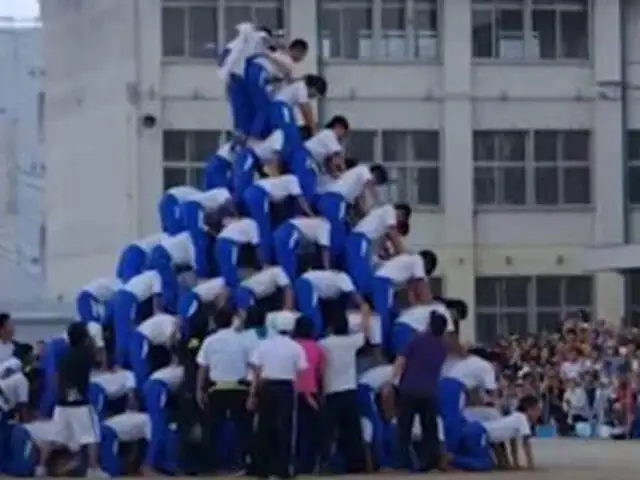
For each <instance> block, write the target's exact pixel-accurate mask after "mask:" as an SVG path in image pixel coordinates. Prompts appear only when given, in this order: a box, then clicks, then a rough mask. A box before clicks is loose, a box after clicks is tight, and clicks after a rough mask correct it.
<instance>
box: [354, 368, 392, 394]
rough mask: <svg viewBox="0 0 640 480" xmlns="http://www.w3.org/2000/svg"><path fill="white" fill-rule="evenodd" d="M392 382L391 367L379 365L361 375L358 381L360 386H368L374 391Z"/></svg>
mask: <svg viewBox="0 0 640 480" xmlns="http://www.w3.org/2000/svg"><path fill="white" fill-rule="evenodd" d="M392 381H393V365H379V366H377V367H373V368H370V369H369V370H367V371H366V372H364V373H363V374H362V375H360V380H359V381H358V383H359V384H361V385H368V386H369V387H371V388H372V389H373V390H374V391H378V390H380V389H381V388H382V386H383V385H385V384H387V383H391V382H392Z"/></svg>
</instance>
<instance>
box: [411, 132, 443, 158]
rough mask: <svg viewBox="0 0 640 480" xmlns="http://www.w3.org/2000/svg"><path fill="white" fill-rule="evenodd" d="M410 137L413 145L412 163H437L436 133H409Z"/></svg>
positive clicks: (437, 143) (438, 147) (438, 151)
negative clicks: (424, 161) (425, 161)
mask: <svg viewBox="0 0 640 480" xmlns="http://www.w3.org/2000/svg"><path fill="white" fill-rule="evenodd" d="M410 135H411V137H410V141H411V143H412V144H413V158H412V161H421V160H427V161H433V162H437V161H438V158H439V156H440V145H439V138H438V137H439V135H438V132H411V133H410Z"/></svg>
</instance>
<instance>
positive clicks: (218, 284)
mask: <svg viewBox="0 0 640 480" xmlns="http://www.w3.org/2000/svg"><path fill="white" fill-rule="evenodd" d="M226 288H227V284H226V283H225V281H224V278H222V277H216V278H212V279H210V280H205V281H204V282H202V283H200V284H198V285H197V286H196V287H195V288H194V289H193V292H194V293H195V294H196V295H198V298H199V299H200V300H201V301H202V302H205V303H208V302H212V301H214V300H215V299H216V297H217V296H218V295H220V294H221V293H222V292H224V291H225V289H226ZM193 313H194V312H191V313H190V315H193Z"/></svg>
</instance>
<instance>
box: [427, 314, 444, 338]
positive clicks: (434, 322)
mask: <svg viewBox="0 0 640 480" xmlns="http://www.w3.org/2000/svg"><path fill="white" fill-rule="evenodd" d="M429 331H430V332H431V334H432V335H433V336H434V337H437V338H440V337H442V336H443V335H444V332H446V331H447V317H445V316H444V315H443V314H442V313H441V312H438V311H435V310H434V311H432V312H431V316H430V317H429Z"/></svg>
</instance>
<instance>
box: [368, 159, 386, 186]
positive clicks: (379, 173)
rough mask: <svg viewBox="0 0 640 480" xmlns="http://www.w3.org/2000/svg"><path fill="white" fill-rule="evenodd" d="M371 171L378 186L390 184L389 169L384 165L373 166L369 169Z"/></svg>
mask: <svg viewBox="0 0 640 480" xmlns="http://www.w3.org/2000/svg"><path fill="white" fill-rule="evenodd" d="M369 171H370V172H371V175H373V178H374V179H375V181H376V184H377V185H384V184H386V183H389V174H388V173H387V169H386V168H384V167H383V166H382V165H380V164H375V165H371V167H369Z"/></svg>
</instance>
